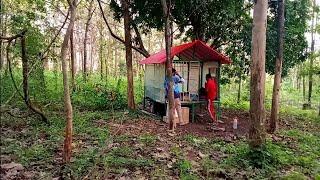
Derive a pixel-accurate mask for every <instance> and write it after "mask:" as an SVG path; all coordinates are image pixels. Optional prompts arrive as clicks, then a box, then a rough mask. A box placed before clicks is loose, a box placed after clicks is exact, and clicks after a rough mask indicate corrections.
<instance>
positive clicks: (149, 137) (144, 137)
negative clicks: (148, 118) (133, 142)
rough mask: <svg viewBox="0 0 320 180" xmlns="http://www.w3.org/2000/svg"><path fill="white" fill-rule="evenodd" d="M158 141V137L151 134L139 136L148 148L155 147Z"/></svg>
mask: <svg viewBox="0 0 320 180" xmlns="http://www.w3.org/2000/svg"><path fill="white" fill-rule="evenodd" d="M156 140H157V137H156V136H154V135H150V134H143V135H141V136H139V141H140V142H142V143H143V144H145V145H146V146H150V145H153V144H154V143H155V142H156Z"/></svg>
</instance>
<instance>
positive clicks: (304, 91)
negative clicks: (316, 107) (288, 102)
mask: <svg viewBox="0 0 320 180" xmlns="http://www.w3.org/2000/svg"><path fill="white" fill-rule="evenodd" d="M302 94H303V100H304V101H305V100H306V80H305V76H304V75H303V76H302Z"/></svg>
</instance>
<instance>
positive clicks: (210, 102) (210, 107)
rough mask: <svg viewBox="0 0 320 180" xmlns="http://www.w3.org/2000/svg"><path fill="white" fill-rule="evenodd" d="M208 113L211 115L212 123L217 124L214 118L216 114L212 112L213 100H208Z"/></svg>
mask: <svg viewBox="0 0 320 180" xmlns="http://www.w3.org/2000/svg"><path fill="white" fill-rule="evenodd" d="M207 108H208V112H209V115H210V117H211V119H212V122H215V118H214V112H213V111H212V101H211V100H208V107H207Z"/></svg>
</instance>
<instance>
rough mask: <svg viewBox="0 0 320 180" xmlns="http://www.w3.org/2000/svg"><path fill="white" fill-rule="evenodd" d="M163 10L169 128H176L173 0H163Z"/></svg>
mask: <svg viewBox="0 0 320 180" xmlns="http://www.w3.org/2000/svg"><path fill="white" fill-rule="evenodd" d="M161 4H162V10H163V15H164V22H165V26H164V27H165V41H166V71H167V72H166V79H167V80H169V88H168V101H169V109H168V110H169V113H168V116H169V117H168V118H169V129H170V130H174V123H173V121H174V116H173V112H174V97H173V80H172V57H171V46H172V26H171V25H170V12H171V11H170V10H171V0H169V2H168V3H167V2H166V0H161Z"/></svg>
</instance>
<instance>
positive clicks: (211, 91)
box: [205, 74, 218, 122]
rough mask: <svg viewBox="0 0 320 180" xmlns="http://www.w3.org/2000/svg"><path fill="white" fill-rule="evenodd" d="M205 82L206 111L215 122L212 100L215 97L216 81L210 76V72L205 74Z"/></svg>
mask: <svg viewBox="0 0 320 180" xmlns="http://www.w3.org/2000/svg"><path fill="white" fill-rule="evenodd" d="M206 80H207V82H206V84H205V89H206V92H207V101H208V106H207V108H208V112H209V115H210V117H211V120H212V122H216V113H215V111H214V102H213V101H214V100H215V99H216V98H217V90H218V87H217V83H216V82H215V80H214V79H213V78H212V76H211V74H207V75H206Z"/></svg>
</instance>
